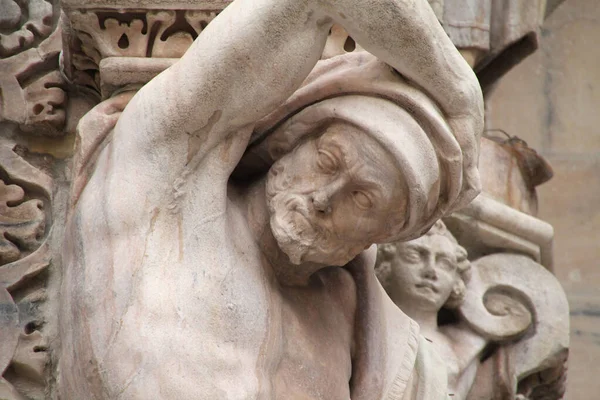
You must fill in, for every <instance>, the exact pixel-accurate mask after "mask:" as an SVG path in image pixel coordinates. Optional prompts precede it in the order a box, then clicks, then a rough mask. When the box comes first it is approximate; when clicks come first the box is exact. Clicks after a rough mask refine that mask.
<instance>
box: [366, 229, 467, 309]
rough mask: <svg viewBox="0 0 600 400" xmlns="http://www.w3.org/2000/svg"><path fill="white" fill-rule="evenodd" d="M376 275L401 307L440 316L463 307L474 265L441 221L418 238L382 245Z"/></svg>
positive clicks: (379, 249) (379, 250)
mask: <svg viewBox="0 0 600 400" xmlns="http://www.w3.org/2000/svg"><path fill="white" fill-rule="evenodd" d="M375 272H376V274H377V278H378V279H379V281H380V282H381V284H382V286H383V287H384V289H385V290H386V292H387V293H388V294H389V296H390V297H391V298H392V300H393V301H394V303H396V304H397V305H398V306H399V307H400V308H403V305H408V304H410V305H411V308H415V307H418V308H420V309H421V310H428V311H432V312H435V313H437V312H438V311H439V310H440V309H441V308H442V307H446V308H456V307H458V306H460V304H462V301H463V300H464V297H465V290H466V284H467V283H468V281H469V279H470V276H471V263H470V262H469V260H468V259H467V252H466V250H465V249H464V248H463V247H462V246H460V245H459V244H458V242H457V241H456V239H455V238H454V237H453V236H452V234H451V233H450V232H448V229H447V228H446V226H445V225H444V223H443V222H441V221H438V222H436V223H435V225H434V226H433V227H432V228H431V229H430V230H429V232H427V233H426V234H425V235H423V236H422V237H420V238H418V239H414V240H411V241H408V242H397V243H389V244H384V245H380V246H379V248H378V259H377V265H376V267H375Z"/></svg>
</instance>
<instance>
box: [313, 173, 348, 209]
mask: <svg viewBox="0 0 600 400" xmlns="http://www.w3.org/2000/svg"><path fill="white" fill-rule="evenodd" d="M345 184H346V179H344V178H342V177H340V178H338V179H335V180H334V181H332V182H330V183H329V184H328V185H326V186H323V187H321V188H320V189H318V190H315V191H314V193H313V194H312V196H311V201H312V203H313V206H314V207H315V210H316V211H318V212H321V213H326V214H327V213H330V212H331V211H332V210H331V199H332V198H333V197H334V196H335V194H336V193H338V192H339V191H340V190H342V189H343V188H344V185H345Z"/></svg>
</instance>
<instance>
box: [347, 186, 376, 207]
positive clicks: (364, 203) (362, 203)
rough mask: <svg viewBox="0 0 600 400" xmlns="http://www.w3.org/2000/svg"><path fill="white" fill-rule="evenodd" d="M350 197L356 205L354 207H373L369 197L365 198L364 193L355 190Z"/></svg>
mask: <svg viewBox="0 0 600 400" xmlns="http://www.w3.org/2000/svg"><path fill="white" fill-rule="evenodd" d="M352 197H353V198H354V202H355V203H356V205H358V206H359V207H360V208H363V209H368V208H371V207H373V202H372V201H371V199H370V198H369V196H367V195H366V194H365V193H364V192H361V191H360V190H355V191H354V192H352Z"/></svg>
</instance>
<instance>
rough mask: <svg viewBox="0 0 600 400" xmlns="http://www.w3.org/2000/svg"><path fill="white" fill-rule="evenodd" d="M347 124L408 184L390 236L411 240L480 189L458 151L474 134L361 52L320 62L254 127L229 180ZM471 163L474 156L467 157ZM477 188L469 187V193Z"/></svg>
mask: <svg viewBox="0 0 600 400" xmlns="http://www.w3.org/2000/svg"><path fill="white" fill-rule="evenodd" d="M334 122H344V123H347V124H351V125H353V126H355V127H357V128H359V129H360V130H362V131H364V132H365V134H368V135H369V136H370V137H372V138H373V139H375V140H376V141H377V142H379V143H380V144H381V145H382V146H383V147H384V148H385V149H387V150H388V151H389V153H390V154H391V155H392V157H393V158H394V160H395V161H396V164H397V167H398V169H399V171H400V172H401V173H402V175H403V177H404V180H405V182H406V185H407V188H408V193H406V196H407V200H408V201H407V210H406V215H405V222H404V224H403V225H402V226H396V227H393V229H392V232H391V233H390V237H389V241H390V242H391V241H395V240H410V239H413V238H416V237H418V236H420V235H421V234H422V233H424V232H425V231H427V230H428V229H429V228H430V227H431V226H432V225H433V224H434V223H435V221H437V220H438V219H439V218H441V217H442V216H443V215H445V214H447V213H449V212H451V211H454V210H456V209H458V208H460V207H463V206H465V205H466V204H468V202H470V201H471V200H472V198H473V197H474V195H473V193H475V194H476V192H477V188H479V186H480V184H479V174H478V173H477V170H476V163H472V162H469V163H467V162H464V161H465V160H464V157H463V148H468V149H469V151H475V152H476V151H478V149H477V148H471V147H470V146H468V145H465V146H463V143H461V142H463V141H464V142H467V141H469V142H470V143H472V142H473V141H474V138H475V139H478V136H479V134H480V132H452V130H451V128H450V126H449V125H448V123H447V121H446V118H445V115H444V112H443V110H440V108H439V107H438V105H437V104H436V103H435V102H434V101H433V100H432V99H431V98H430V97H429V96H428V95H427V94H426V93H424V92H423V91H422V90H421V89H419V88H417V87H415V86H413V85H411V84H410V83H409V82H408V81H407V80H406V79H405V78H403V77H402V76H401V75H400V74H399V73H398V72H396V71H395V70H394V69H393V68H392V67H390V66H389V65H387V64H385V63H384V62H382V61H379V60H378V59H377V58H375V57H374V56H373V55H371V54H369V53H367V52H357V53H348V54H344V55H341V56H337V57H333V58H330V59H328V60H323V61H320V62H319V63H318V64H317V66H316V67H315V68H314V70H313V71H312V72H311V73H310V75H309V76H308V77H307V78H306V80H305V81H304V83H303V84H302V86H301V87H300V88H299V89H298V90H297V91H296V92H295V93H294V94H293V95H292V96H291V97H290V98H289V99H288V100H287V101H286V102H285V103H284V104H282V105H281V106H279V107H278V108H277V109H276V110H275V111H273V112H272V113H270V114H269V115H267V116H266V117H265V118H263V119H262V120H260V121H259V122H258V123H257V125H256V126H255V129H254V133H253V136H252V140H251V143H252V144H251V145H250V146H249V147H248V150H247V151H246V154H244V156H243V158H242V160H241V161H240V163H239V165H238V167H237V169H236V171H235V172H234V177H247V176H250V175H253V174H258V173H264V172H266V171H267V170H268V169H269V168H270V166H271V165H272V164H273V163H274V162H275V161H277V159H279V158H280V157H282V156H283V155H285V154H286V153H288V152H290V151H291V150H292V149H293V148H294V147H296V146H297V145H298V144H300V143H301V142H302V141H303V139H305V138H306V137H308V136H310V135H314V134H320V133H322V132H323V131H324V129H325V128H326V127H327V126H328V125H330V124H331V123H334ZM469 157H470V160H473V158H474V159H475V160H477V154H475V155H473V154H470V155H469ZM474 188H475V190H474Z"/></svg>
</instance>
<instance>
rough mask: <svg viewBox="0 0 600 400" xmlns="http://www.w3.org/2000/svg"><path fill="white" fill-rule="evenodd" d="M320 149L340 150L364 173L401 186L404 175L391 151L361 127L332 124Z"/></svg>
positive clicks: (322, 138)
mask: <svg viewBox="0 0 600 400" xmlns="http://www.w3.org/2000/svg"><path fill="white" fill-rule="evenodd" d="M318 143H319V146H322V147H325V148H326V147H333V148H336V149H339V150H340V151H341V152H342V153H343V154H342V155H343V157H344V161H345V162H347V163H348V164H351V165H353V164H354V163H360V165H361V167H363V168H362V170H363V172H364V173H370V174H372V175H375V176H379V177H381V178H383V179H386V180H387V181H388V182H394V183H395V184H394V186H401V182H402V181H403V180H404V179H403V174H402V171H401V169H400V167H399V166H398V164H397V163H396V162H395V160H394V158H393V157H392V155H391V154H390V152H389V151H388V150H387V149H386V148H385V147H383V145H382V144H381V143H380V142H379V141H377V140H376V139H374V138H373V137H371V136H370V135H369V134H367V133H366V132H364V131H363V130H361V129H360V128H358V127H356V126H354V125H351V124H347V123H343V122H337V123H333V124H331V125H329V126H328V127H327V128H326V129H325V131H324V132H323V134H322V135H321V136H320V137H319V139H318Z"/></svg>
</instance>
